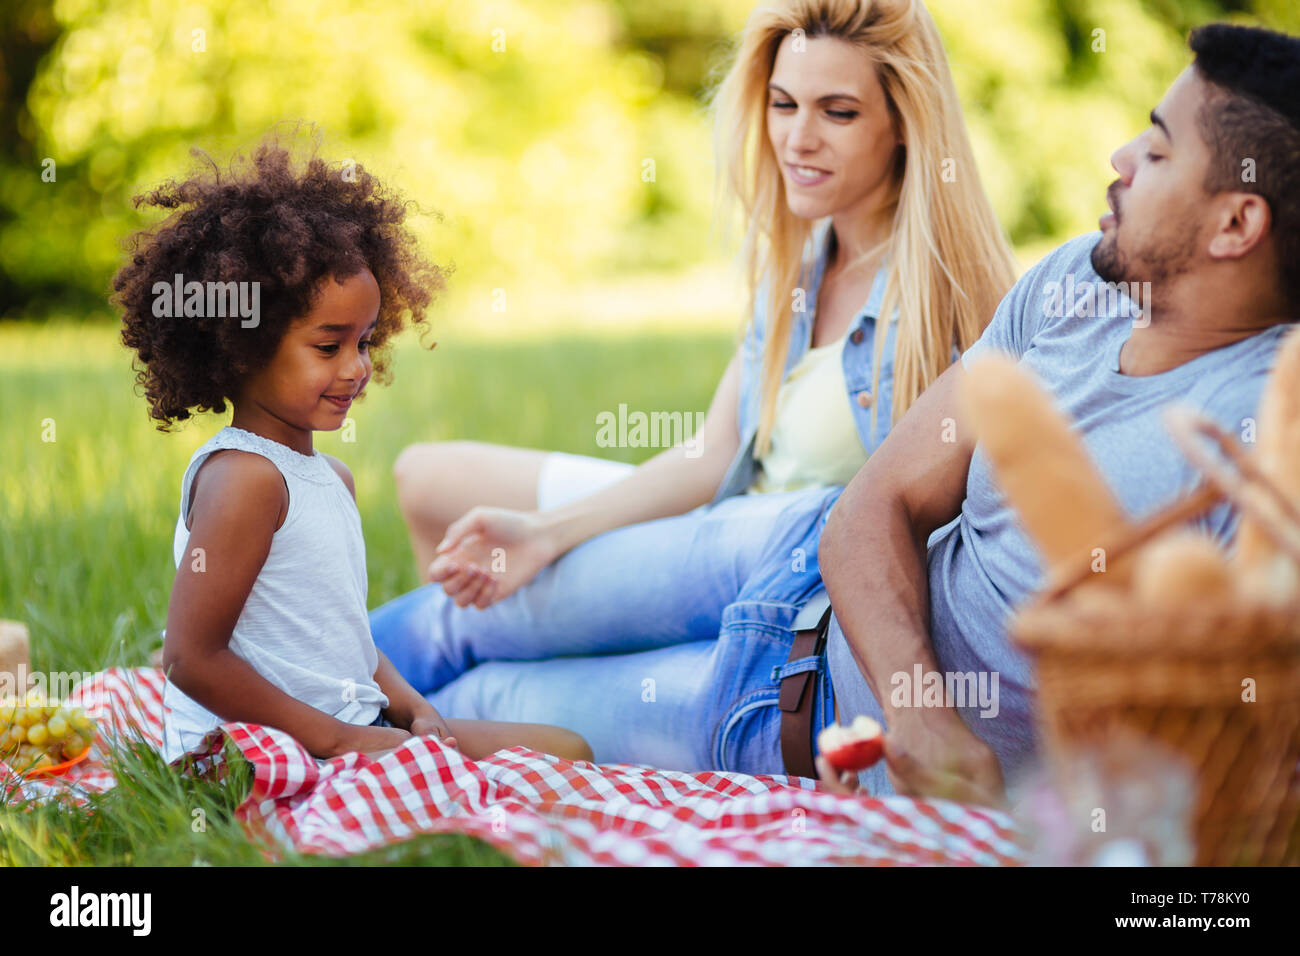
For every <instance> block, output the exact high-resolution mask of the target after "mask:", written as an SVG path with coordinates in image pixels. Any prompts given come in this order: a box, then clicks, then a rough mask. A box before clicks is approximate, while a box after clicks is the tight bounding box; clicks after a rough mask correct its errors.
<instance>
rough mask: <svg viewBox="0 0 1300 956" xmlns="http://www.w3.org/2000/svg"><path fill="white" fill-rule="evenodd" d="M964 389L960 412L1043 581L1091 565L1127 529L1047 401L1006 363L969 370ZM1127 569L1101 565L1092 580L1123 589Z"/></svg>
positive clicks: (998, 359) (986, 361)
mask: <svg viewBox="0 0 1300 956" xmlns="http://www.w3.org/2000/svg"><path fill="white" fill-rule="evenodd" d="M962 382H963V384H962V388H961V405H962V410H963V413H964V415H965V416H966V419H967V422H968V423H969V424H970V426H971V427H973V429H974V433H975V437H976V439H977V440H978V441H979V442H980V444H981V445H982V447H983V450H984V453H985V454H986V455H988V457H989V460H990V461H991V462H992V464H993V471H994V474H995V475H996V478H997V481H998V484H999V485H1000V486H1001V488H1002V490H1003V493H1004V494H1005V495H1006V496H1007V500H1008V502H1009V503H1010V504H1011V506H1012V507H1013V508H1015V510H1016V512H1017V514H1018V515H1019V516H1020V521H1021V524H1022V525H1023V527H1024V529H1025V531H1026V532H1027V533H1028V535H1029V537H1030V539H1031V540H1032V541H1033V542H1034V544H1035V545H1037V547H1038V548H1039V550H1040V551H1041V552H1042V554H1043V558H1044V560H1045V562H1046V565H1047V573H1048V580H1049V582H1050V581H1051V580H1052V579H1055V578H1060V577H1063V576H1065V575H1066V574H1067V573H1068V572H1069V571H1070V570H1073V569H1075V568H1077V567H1079V566H1080V565H1081V564H1086V563H1093V564H1095V563H1096V558H1097V556H1098V555H1097V549H1101V548H1103V547H1104V545H1105V543H1106V542H1107V541H1108V540H1111V539H1112V537H1113V536H1114V535H1115V534H1117V533H1119V532H1121V531H1122V530H1123V529H1124V528H1125V527H1126V526H1127V525H1128V524H1129V522H1128V519H1127V516H1126V515H1125V513H1124V510H1123V508H1122V507H1121V506H1120V504H1119V502H1118V501H1116V500H1115V497H1114V496H1113V495H1112V494H1111V492H1110V489H1109V488H1108V487H1107V486H1106V483H1105V481H1104V480H1103V478H1102V476H1101V474H1100V473H1099V472H1098V470H1097V467H1096V465H1094V464H1093V462H1092V459H1091V457H1089V455H1088V450H1087V448H1085V447H1084V444H1083V442H1082V440H1081V439H1080V438H1079V436H1078V435H1077V434H1075V432H1074V431H1073V430H1072V429H1071V427H1070V423H1069V421H1068V420H1067V419H1066V418H1065V416H1064V415H1062V414H1061V413H1060V411H1058V410H1057V408H1056V406H1055V403H1054V401H1053V399H1052V396H1051V395H1050V394H1049V393H1048V392H1047V391H1046V390H1045V389H1043V387H1042V386H1041V385H1039V384H1038V382H1036V381H1035V380H1034V379H1033V378H1032V377H1031V376H1030V375H1029V374H1028V373H1027V372H1026V371H1024V370H1023V369H1022V368H1021V367H1020V366H1019V364H1018V363H1017V362H1016V361H1015V360H1014V359H1012V358H1010V357H1007V356H990V357H987V358H982V359H980V360H979V361H978V362H976V363H973V364H972V365H971V367H970V368H969V369H967V371H966V374H965V376H964V377H963V379H962ZM1101 557H1102V558H1103V559H1104V557H1105V555H1104V553H1103V554H1102V555H1101ZM1130 564H1131V562H1115V563H1114V564H1113V565H1112V564H1107V563H1104V562H1103V563H1102V564H1101V567H1100V568H1095V570H1101V568H1104V569H1105V573H1104V574H1098V575H1095V577H1096V579H1097V580H1098V581H1100V582H1102V583H1105V584H1110V585H1115V586H1124V585H1125V584H1127V583H1128V566H1129V565H1130Z"/></svg>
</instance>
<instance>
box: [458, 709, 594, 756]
mask: <svg viewBox="0 0 1300 956" xmlns="http://www.w3.org/2000/svg"><path fill="white" fill-rule="evenodd" d="M447 729H448V730H450V731H451V735H452V736H453V737H455V738H456V744H457V749H459V750H460V752H461V753H463V754H464V755H465V756H466V757H469V758H470V759H471V760H482V759H483V758H484V757H489V756H491V755H492V754H494V753H496V752H497V751H498V750H505V749H506V748H508V747H527V748H528V749H529V750H536V751H539V752H541V753H545V754H552V755H554V756H556V757H563V758H564V759H565V760H591V757H592V754H591V747H590V746H588V744H587V741H585V740H583V739H582V737H581V736H579V735H578V734H575V733H574V732H573V731H571V730H565V729H564V728H563V727H552V726H551V725H550V724H517V723H508V722H505V721H499V720H455V719H451V718H448V719H447Z"/></svg>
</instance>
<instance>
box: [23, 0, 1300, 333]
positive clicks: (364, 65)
mask: <svg viewBox="0 0 1300 956" xmlns="http://www.w3.org/2000/svg"><path fill="white" fill-rule="evenodd" d="M751 6H752V2H751V0H656V2H654V3H647V2H644V0H484V2H476V3H473V4H464V3H455V2H453V0H428V2H426V3H422V4H407V3H403V2H400V0H390V2H379V0H331V2H327V0H279V2H276V3H266V2H262V0H186V2H185V3H177V2H176V0H58V2H57V3H55V2H54V0H5V3H4V5H3V6H0V57H2V58H3V66H4V75H3V86H0V107H2V108H3V113H0V128H2V129H3V130H4V137H3V140H0V317H3V316H7V315H9V316H12V315H31V314H38V313H41V312H43V311H48V310H51V309H56V308H57V309H66V310H69V311H73V312H76V313H83V312H85V311H86V310H87V309H88V308H91V307H98V309H99V310H100V311H106V301H105V296H106V293H107V288H108V281H109V278H110V276H111V274H112V272H113V269H114V267H115V265H116V264H117V262H118V261H119V259H120V257H121V247H120V242H121V239H122V237H123V236H124V235H125V234H126V233H128V232H129V231H130V230H132V229H134V228H136V227H138V226H139V225H141V224H142V220H141V218H140V216H139V215H138V214H137V213H136V212H135V211H134V210H133V208H132V207H131V203H130V199H131V196H132V195H134V194H135V193H137V192H139V191H141V190H143V189H145V188H148V187H150V186H152V185H154V184H156V183H157V182H159V181H161V180H163V179H166V178H170V177H173V176H178V175H182V174H183V173H184V172H185V171H186V170H187V169H188V168H189V166H190V165H191V163H192V160H191V158H190V157H189V156H188V155H187V150H188V149H189V148H190V147H191V146H199V147H202V148H204V149H207V150H209V151H210V152H212V153H213V154H214V155H215V156H217V157H218V158H221V159H224V158H225V156H226V155H227V154H229V153H230V152H231V151H233V150H235V149H247V148H249V147H251V146H253V145H255V143H256V142H257V140H258V139H259V138H260V137H261V136H262V135H263V134H264V133H265V132H266V131H267V130H268V129H270V128H272V127H273V126H274V125H275V124H277V123H278V122H280V121H295V120H307V121H311V122H315V123H318V124H319V125H320V127H321V129H322V130H323V131H324V134H325V140H324V148H323V152H324V154H325V155H326V156H327V157H329V158H334V159H344V158H353V159H357V160H360V161H362V162H365V163H366V165H367V166H369V167H371V168H373V169H375V170H376V171H377V172H378V173H380V174H381V175H383V176H384V177H385V178H387V179H389V180H391V182H392V183H393V185H395V186H397V187H398V188H400V189H401V190H402V191H403V192H405V193H406V194H407V195H408V196H409V197H411V198H412V199H414V200H416V202H417V203H418V204H419V205H420V207H421V208H422V209H424V210H426V211H434V210H441V211H442V212H443V213H445V219H443V220H442V221H441V223H439V222H437V221H436V220H435V218H434V217H425V218H424V219H422V220H421V221H420V222H419V223H418V224H417V231H419V232H420V233H421V235H422V237H423V238H424V239H425V241H426V242H427V243H428V246H429V250H430V252H431V254H433V255H434V256H435V258H437V259H438V260H439V261H441V262H447V261H451V262H454V264H455V265H456V267H457V277H456V282H455V283H454V287H455V286H464V285H467V284H468V285H472V286H477V287H483V288H489V289H490V288H503V289H510V288H516V287H520V286H528V285H530V284H531V285H532V286H533V287H537V286H539V284H541V283H551V284H561V285H562V284H566V283H572V282H576V281H581V280H585V279H588V278H592V277H601V276H608V275H612V274H618V273H625V272H629V271H640V270H664V269H675V268H680V267H682V266H689V265H693V264H695V263H698V262H700V261H702V260H707V259H712V258H714V257H716V256H717V255H718V254H719V246H718V244H717V242H716V241H715V239H714V238H713V237H712V236H711V233H710V228H709V226H710V223H711V221H712V208H713V195H712V190H713V173H714V166H713V156H712V145H711V139H710V135H709V128H708V122H707V116H706V115H705V112H704V109H703V106H704V101H705V98H706V95H707V91H708V90H709V88H710V86H711V85H712V83H713V81H714V80H715V79H716V78H717V75H718V72H719V71H720V70H721V69H723V68H724V67H725V65H726V63H725V55H726V53H727V50H728V47H729V44H730V42H731V41H732V40H733V39H734V38H735V36H736V34H737V32H738V31H739V30H740V28H741V26H742V25H743V23H744V20H745V17H746V16H747V15H748V12H749V10H750V9H751ZM930 8H931V11H932V13H933V14H934V17H935V20H936V21H937V23H938V25H939V29H940V32H941V33H942V35H943V37H944V42H945V45H946V48H947V51H948V56H949V61H950V64H951V66H952V69H953V73H954V76H955V78H956V81H957V85H958V91H959V93H960V94H961V97H962V101H963V104H964V107H965V110H966V118H967V122H968V125H969V128H970V130H971V136H972V139H973V141H974V144H975V150H976V157H977V159H978V161H979V166H980V171H981V176H982V178H983V180H984V183H985V187H986V189H987V190H988V192H989V194H990V197H991V198H992V200H993V203H994V206H995V208H996V209H997V211H998V213H999V215H1000V216H1001V218H1002V222H1003V224H1004V225H1005V227H1006V228H1007V231H1008V233H1009V234H1010V235H1011V237H1012V239H1013V241H1015V242H1016V243H1017V244H1019V245H1022V246H1024V245H1030V246H1037V245H1041V244H1044V243H1046V242H1052V241H1058V240H1060V239H1063V238H1065V237H1067V236H1069V235H1071V234H1075V233H1078V232H1081V231H1084V230H1089V229H1092V228H1095V222H1096V216H1097V214H1098V213H1099V212H1100V211H1101V209H1100V207H1101V197H1102V195H1103V194H1104V189H1105V186H1106V184H1107V183H1108V182H1109V181H1110V179H1111V178H1113V174H1112V173H1111V172H1110V170H1109V166H1108V157H1109V155H1110V153H1111V151H1112V150H1113V149H1114V148H1115V147H1116V146H1117V145H1119V144H1120V143H1122V142H1123V141H1124V140H1126V139H1127V138H1129V137H1130V136H1131V135H1133V134H1134V133H1135V132H1136V131H1137V130H1139V129H1140V128H1141V127H1142V125H1144V123H1145V117H1146V114H1147V111H1148V110H1149V109H1150V107H1151V106H1152V105H1153V104H1154V103H1155V102H1156V101H1157V100H1158V99H1159V97H1160V96H1161V94H1162V93H1163V91H1164V89H1165V87H1166V86H1167V85H1168V83H1169V81H1170V80H1171V79H1172V78H1173V76H1174V75H1176V73H1177V72H1178V71H1179V70H1180V69H1182V68H1183V66H1185V65H1186V63H1187V61H1188V55H1187V50H1186V44H1185V35H1186V31H1187V29H1188V28H1189V27H1190V26H1192V25H1195V24H1197V23H1203V22H1206V21H1209V20H1212V19H1216V18H1220V17H1224V16H1228V17H1231V18H1235V19H1241V20H1242V21H1243V22H1259V23H1263V24H1266V25H1271V26H1274V27H1277V28H1281V29H1288V30H1291V31H1293V32H1295V31H1297V29H1300V6H1298V5H1297V4H1295V2H1294V0H983V2H981V3H980V4H979V5H978V16H973V15H972V9H973V8H972V5H971V4H970V3H969V2H968V0H932V2H931V3H930ZM47 158H48V159H49V160H52V161H53V162H54V164H55V166H54V174H55V176H54V181H53V182H47V181H44V180H43V179H42V177H41V173H42V170H43V166H42V163H43V161H44V160H46V159H47ZM507 301H516V302H517V301H518V299H517V298H516V299H515V300H507Z"/></svg>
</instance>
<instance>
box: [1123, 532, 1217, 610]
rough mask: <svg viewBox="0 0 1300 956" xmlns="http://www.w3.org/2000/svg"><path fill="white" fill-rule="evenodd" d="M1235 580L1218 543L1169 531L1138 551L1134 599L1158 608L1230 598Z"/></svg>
mask: <svg viewBox="0 0 1300 956" xmlns="http://www.w3.org/2000/svg"><path fill="white" fill-rule="evenodd" d="M1235 581H1236V578H1235V576H1234V574H1233V572H1232V569H1231V568H1230V567H1229V565H1228V559H1227V556H1226V555H1225V554H1224V553H1223V551H1222V550H1221V549H1220V548H1219V546H1218V545H1217V544H1215V543H1214V542H1213V541H1211V540H1210V539H1209V538H1208V537H1206V536H1205V535H1204V534H1199V533H1197V532H1195V531H1191V530H1177V531H1171V532H1168V533H1166V534H1164V535H1161V536H1160V537H1159V538H1157V539H1156V540H1155V541H1152V542H1151V543H1150V544H1148V545H1147V546H1146V547H1145V548H1143V549H1142V550H1141V551H1140V552H1138V556H1137V561H1136V566H1135V568H1134V571H1133V589H1134V591H1135V592H1136V594H1137V598H1138V601H1139V602H1140V603H1142V604H1143V605H1145V606H1147V607H1150V608H1153V609H1156V610H1161V611H1177V610H1179V609H1181V608H1183V607H1186V606H1187V605H1188V604H1193V603H1196V602H1198V601H1213V602H1226V601H1230V600H1231V599H1232V595H1233V591H1234V589H1235Z"/></svg>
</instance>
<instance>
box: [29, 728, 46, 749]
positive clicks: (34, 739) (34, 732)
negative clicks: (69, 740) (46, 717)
mask: <svg viewBox="0 0 1300 956" xmlns="http://www.w3.org/2000/svg"><path fill="white" fill-rule="evenodd" d="M49 739H50V730H49V728H48V727H46V726H45V725H44V724H32V725H31V726H30V727H28V728H27V742H28V743H29V744H32V745H33V746H35V747H44V746H45V741H47V740H49Z"/></svg>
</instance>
